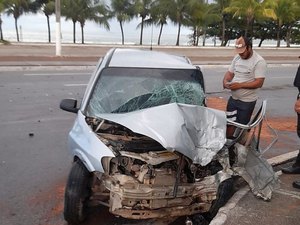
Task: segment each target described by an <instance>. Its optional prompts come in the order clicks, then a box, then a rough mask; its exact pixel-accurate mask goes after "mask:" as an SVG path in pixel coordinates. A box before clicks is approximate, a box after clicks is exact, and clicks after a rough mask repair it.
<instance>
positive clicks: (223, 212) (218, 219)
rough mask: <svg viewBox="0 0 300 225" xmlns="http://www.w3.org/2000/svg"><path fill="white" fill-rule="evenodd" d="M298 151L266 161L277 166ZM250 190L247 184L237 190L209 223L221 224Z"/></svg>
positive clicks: (294, 155) (289, 159) (213, 224)
mask: <svg viewBox="0 0 300 225" xmlns="http://www.w3.org/2000/svg"><path fill="white" fill-rule="evenodd" d="M298 153H299V150H296V151H293V152H288V153H285V154H282V155H279V156H275V157H273V158H270V159H268V160H267V161H268V162H269V163H270V164H271V165H272V166H278V165H280V164H283V163H286V162H289V161H291V160H293V159H295V158H296V157H297V155H298ZM278 175H281V172H279V173H278ZM249 191H250V188H249V187H248V186H246V187H243V188H242V189H240V190H239V191H237V192H236V193H235V194H234V195H233V196H232V197H231V199H230V200H229V201H228V202H227V203H226V205H225V206H223V207H221V208H220V209H219V211H218V213H217V215H216V216H215V217H214V219H213V220H212V221H211V222H210V223H209V225H223V224H225V222H226V220H227V218H228V216H230V215H229V214H230V211H231V210H232V209H233V208H235V207H236V205H237V204H238V202H239V201H240V200H241V199H242V198H243V197H244V196H245V195H246V194H247V193H248V192H249Z"/></svg>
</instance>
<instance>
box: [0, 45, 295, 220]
mask: <svg viewBox="0 0 300 225" xmlns="http://www.w3.org/2000/svg"><path fill="white" fill-rule="evenodd" d="M112 47H116V46H99V45H62V56H55V45H54V44H11V45H1V44H0V70H1V71H4V70H7V69H13V70H23V69H28V68H39V69H40V68H41V67H50V68H54V67H55V68H60V67H61V68H64V69H65V68H66V67H72V68H75V67H77V68H79V67H85V68H86V67H94V66H96V64H97V61H98V60H99V58H101V57H102V56H104V54H105V53H106V52H107V51H108V50H109V49H110V48H112ZM117 47H123V46H117ZM125 47H132V48H147V49H149V46H148V47H147V46H146V47H145V46H143V47H140V46H125ZM153 50H158V51H165V52H171V53H174V54H180V55H185V56H187V57H189V58H190V59H191V60H192V62H193V64H196V65H228V64H229V63H230V61H231V59H232V57H233V49H232V48H208V47H207V48H206V47H174V46H169V47H163V46H162V47H157V46H154V47H153ZM255 50H257V51H258V52H259V53H260V54H261V55H262V56H263V57H265V59H266V60H267V62H268V63H269V64H299V58H298V57H299V55H300V48H262V49H255ZM297 153H298V151H294V152H290V153H289V154H285V155H281V156H278V157H276V158H272V159H269V160H270V163H271V164H272V165H274V169H275V170H276V171H280V165H281V164H283V163H287V162H289V161H291V160H292V159H293V158H295V157H296V154H297ZM278 165H279V166H278ZM279 173H280V172H279ZM296 179H299V180H300V175H286V174H283V175H280V181H281V186H280V188H279V189H277V190H275V191H274V195H273V197H272V199H271V201H270V202H265V201H263V200H261V199H257V198H256V197H255V196H254V195H253V194H252V192H251V191H249V188H248V186H245V187H243V188H242V189H240V190H239V191H238V192H237V193H236V194H235V195H234V196H233V197H232V198H231V200H230V201H229V202H228V203H227V204H226V205H225V206H224V207H223V208H221V209H220V211H219V213H218V215H217V216H216V217H215V219H214V220H213V221H212V222H211V223H210V224H211V225H296V224H297V225H298V224H299V221H300V190H298V189H294V188H293V187H292V182H293V181H294V180H296Z"/></svg>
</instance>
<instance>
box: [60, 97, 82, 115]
mask: <svg viewBox="0 0 300 225" xmlns="http://www.w3.org/2000/svg"><path fill="white" fill-rule="evenodd" d="M59 107H60V108H61V109H62V110H65V111H67V112H72V113H77V112H78V110H79V108H77V100H76V99H63V100H61V102H60V105H59Z"/></svg>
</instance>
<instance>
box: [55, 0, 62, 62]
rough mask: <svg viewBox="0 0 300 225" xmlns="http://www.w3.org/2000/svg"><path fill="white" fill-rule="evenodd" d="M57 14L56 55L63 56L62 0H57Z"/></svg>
mask: <svg viewBox="0 0 300 225" xmlns="http://www.w3.org/2000/svg"><path fill="white" fill-rule="evenodd" d="M55 15H56V29H55V31H56V32H55V33H56V56H61V27H60V0H55Z"/></svg>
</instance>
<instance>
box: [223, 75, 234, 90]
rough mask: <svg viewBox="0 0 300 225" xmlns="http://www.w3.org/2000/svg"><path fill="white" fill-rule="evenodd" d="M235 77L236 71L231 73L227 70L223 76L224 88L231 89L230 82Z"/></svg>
mask: <svg viewBox="0 0 300 225" xmlns="http://www.w3.org/2000/svg"><path fill="white" fill-rule="evenodd" d="M233 77H234V73H231V72H230V71H227V72H226V73H225V75H224V78H223V88H227V89H230V87H229V84H230V82H231V81H232V79H233Z"/></svg>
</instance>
